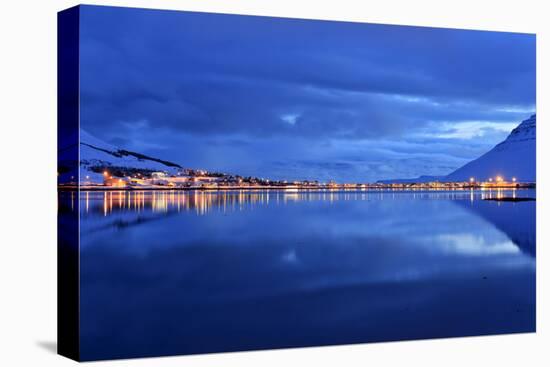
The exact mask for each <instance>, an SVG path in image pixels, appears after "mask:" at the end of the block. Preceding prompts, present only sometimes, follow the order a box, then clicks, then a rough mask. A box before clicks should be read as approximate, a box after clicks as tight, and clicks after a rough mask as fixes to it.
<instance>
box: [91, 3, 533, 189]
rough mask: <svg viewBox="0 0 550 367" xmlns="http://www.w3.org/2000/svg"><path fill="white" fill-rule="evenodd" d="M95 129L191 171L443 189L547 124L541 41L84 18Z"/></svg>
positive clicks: (309, 25)
mask: <svg viewBox="0 0 550 367" xmlns="http://www.w3.org/2000/svg"><path fill="white" fill-rule="evenodd" d="M80 28H81V60H80V62H81V69H80V75H81V81H80V86H81V126H82V128H84V129H86V130H88V131H89V132H90V133H92V134H93V135H96V136H97V137H99V138H101V139H104V140H106V141H108V142H109V143H113V144H115V145H118V146H120V147H123V148H126V149H128V150H135V151H138V152H141V153H144V154H149V155H152V156H155V157H159V158H163V159H166V160H170V161H174V162H177V163H179V164H181V165H182V166H185V167H190V168H205V169H209V170H216V171H223V172H230V173H237V174H242V175H254V176H258V177H269V178H278V179H319V180H322V181H325V180H328V179H334V180H336V181H350V182H355V181H361V182H364V181H375V180H379V179H387V178H406V177H416V176H419V175H423V174H428V175H441V174H447V173H450V172H451V171H452V170H453V169H455V168H458V167H459V166H461V165H462V164H464V163H466V162H468V161H469V160H471V159H474V158H476V157H478V156H479V155H481V154H482V153H484V152H485V151H487V150H489V149H490V148H491V147H492V146H494V145H495V144H496V143H498V142H499V141H501V140H502V139H504V138H505V137H506V135H507V134H508V132H509V131H510V130H511V129H512V128H513V127H515V126H516V125H517V124H518V123H519V122H520V121H521V120H523V119H525V118H527V117H529V115H530V114H532V113H533V112H534V111H535V36H534V35H527V34H513V33H502V32H481V31H464V30H449V29H435V28H420V27H403V26H387V25H374V24H360V23H345V22H326V21H311V20H297V19H281V18H268V17H250V16H234V15H217V14H201V13H185V12H169V11H152V10H139V9H123V8H111V7H91V6H85V7H82V8H81V26H80Z"/></svg>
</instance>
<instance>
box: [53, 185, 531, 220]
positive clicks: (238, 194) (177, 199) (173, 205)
mask: <svg viewBox="0 0 550 367" xmlns="http://www.w3.org/2000/svg"><path fill="white" fill-rule="evenodd" d="M518 191H519V193H518ZM531 192H532V190H516V189H491V190H455V191H439V190H438V191H436V190H434V191H403V190H394V191H392V190H380V191H328V190H327V191H284V190H238V191H181V190H179V191H178V190H165V191H124V190H118V191H108V190H107V191H82V192H80V200H81V202H82V204H83V205H82V206H81V215H83V216H87V215H91V214H97V213H99V212H101V213H102V214H103V215H104V216H107V215H109V214H112V213H113V211H115V212H116V211H119V212H120V211H136V212H142V211H151V212H156V213H163V212H164V213H167V212H169V211H178V212H179V211H194V212H195V213H196V214H197V215H205V214H208V213H209V212H211V211H213V210H216V211H221V212H224V213H226V212H231V211H236V210H243V209H245V208H247V207H248V208H249V207H254V206H258V205H269V204H270V201H271V204H273V205H281V204H286V203H288V202H293V201H294V202H298V201H327V202H330V203H332V202H335V201H342V200H344V201H347V200H354V201H355V200H395V199H399V198H400V197H401V196H402V195H408V196H411V197H412V199H423V200H426V199H430V200H442V199H445V200H461V199H464V198H466V197H467V198H468V199H469V200H470V201H471V202H473V201H474V200H486V199H495V198H496V199H501V198H503V197H513V198H516V197H520V196H529V195H531ZM62 194H63V193H62ZM65 195H70V198H65V199H69V200H70V205H71V209H72V210H74V208H75V200H76V199H77V197H78V193H76V192H70V193H69V194H67V193H65ZM497 205H500V203H498V204H497Z"/></svg>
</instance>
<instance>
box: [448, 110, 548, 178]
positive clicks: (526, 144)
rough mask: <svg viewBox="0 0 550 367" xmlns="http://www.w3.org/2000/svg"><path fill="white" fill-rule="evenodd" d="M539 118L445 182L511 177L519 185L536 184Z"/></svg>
mask: <svg viewBox="0 0 550 367" xmlns="http://www.w3.org/2000/svg"><path fill="white" fill-rule="evenodd" d="M536 123H537V117H536V115H532V116H531V117H530V118H528V119H527V120H525V121H523V122H522V123H521V124H519V126H518V127H516V128H515V129H514V130H512V132H511V133H510V135H508V137H507V138H506V140H504V141H503V142H501V143H499V144H497V145H496V146H495V147H494V148H493V149H491V150H490V151H488V152H487V153H485V154H484V155H482V156H481V157H479V158H477V159H475V160H473V161H471V162H469V163H467V164H465V165H464V166H462V167H460V168H459V169H457V170H456V171H454V172H452V173H451V174H449V175H448V176H447V177H446V178H445V181H467V180H469V178H470V177H474V178H475V179H476V180H480V181H481V180H486V179H487V178H489V177H495V176H503V177H504V179H507V180H510V179H511V178H512V177H516V179H517V180H518V181H520V182H535V181H536Z"/></svg>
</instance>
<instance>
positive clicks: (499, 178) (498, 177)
mask: <svg viewBox="0 0 550 367" xmlns="http://www.w3.org/2000/svg"><path fill="white" fill-rule="evenodd" d="M496 181H497V182H502V181H504V179H503V178H502V176H497V178H496Z"/></svg>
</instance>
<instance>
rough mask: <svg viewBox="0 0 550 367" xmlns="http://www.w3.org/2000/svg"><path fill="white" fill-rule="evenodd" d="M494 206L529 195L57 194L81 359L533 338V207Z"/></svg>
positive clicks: (527, 204)
mask: <svg viewBox="0 0 550 367" xmlns="http://www.w3.org/2000/svg"><path fill="white" fill-rule="evenodd" d="M79 195H80V196H79ZM78 196H79V197H78ZM495 196H528V197H534V196H535V192H534V191H530V190H518V191H499V192H496V191H483V192H482V191H453V192H440V191H439V192H438V191H432V192H400V191H394V192H392V191H386V192H379V191H376V192H371V191H364V192H332V193H331V192H317V193H314V192H283V191H235V192H200V191H197V192H187V191H186V192H182V191H179V192H169V191H164V192H153V191H145V192H125V191H114V192H97V191H93V192H81V193H80V194H78V193H76V192H75V193H69V192H65V193H60V208H62V209H63V210H60V212H61V215H63V211H70V210H71V205H72V207H73V208H74V207H75V205H74V202H75V200H79V204H80V205H79V210H80V218H81V222H80V231H81V235H80V282H81V290H80V302H81V304H80V305H81V309H80V311H81V319H80V332H81V342H82V345H81V355H82V358H83V359H103V358H117V357H136V356H151V355H169V354H187V353H203V352H217V351H234V350H248V349H266V348H280V347H297V346H311V345H327V344H343V343H357V342H373V341H389V340H403V339H418V338H436V337H451V336H466V335H480V334H498V333H515V332H530V331H534V330H535V254H536V252H535V202H517V203H514V202H495V201H486V200H482V199H484V198H488V197H495Z"/></svg>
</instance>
